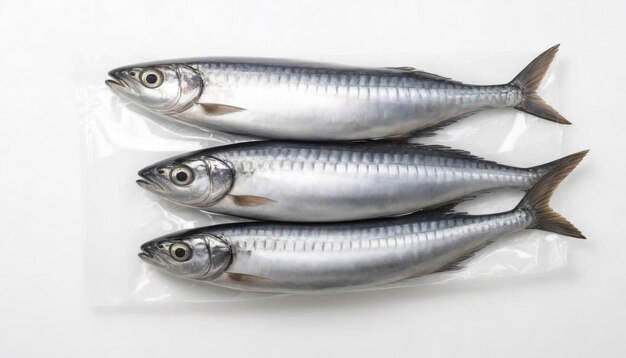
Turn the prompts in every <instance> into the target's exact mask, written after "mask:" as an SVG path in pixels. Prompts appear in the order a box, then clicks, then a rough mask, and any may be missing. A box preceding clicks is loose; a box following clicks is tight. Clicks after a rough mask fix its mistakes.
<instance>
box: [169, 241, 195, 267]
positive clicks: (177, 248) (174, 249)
mask: <svg viewBox="0 0 626 358" xmlns="http://www.w3.org/2000/svg"><path fill="white" fill-rule="evenodd" d="M170 255H171V256H172V258H173V259H174V260H176V261H178V262H184V261H187V260H189V259H190V258H191V248H190V247H189V245H187V244H185V243H182V242H178V243H175V244H174V245H172V246H171V247H170Z"/></svg>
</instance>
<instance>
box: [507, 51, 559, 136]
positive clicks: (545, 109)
mask: <svg viewBox="0 0 626 358" xmlns="http://www.w3.org/2000/svg"><path fill="white" fill-rule="evenodd" d="M558 50H559V45H555V46H552V47H550V48H549V49H548V50H546V51H545V52H543V53H542V54H541V55H539V56H537V58H535V59H534V60H533V61H532V62H531V63H529V64H528V66H526V68H524V69H523V70H522V72H520V73H519V74H518V75H517V76H516V77H515V78H514V79H513V81H511V84H512V85H513V86H516V87H519V88H520V89H521V90H522V103H520V104H519V105H517V106H516V107H515V108H516V109H518V110H520V111H523V112H526V113H530V114H532V115H535V116H537V117H539V118H543V119H547V120H549V121H552V122H556V123H561V124H571V123H570V122H569V121H568V120H567V119H565V117H563V116H562V115H560V114H559V112H557V111H556V110H555V109H554V108H552V107H551V106H550V105H549V104H547V103H546V102H545V101H544V100H543V99H542V98H541V97H539V95H538V94H537V88H538V87H539V84H540V83H541V80H542V79H543V76H544V75H545V74H546V71H547V70H548V67H550V64H551V63H552V60H553V59H554V55H556V52H557V51H558Z"/></svg>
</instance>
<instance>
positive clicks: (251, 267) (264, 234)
mask: <svg viewBox="0 0 626 358" xmlns="http://www.w3.org/2000/svg"><path fill="white" fill-rule="evenodd" d="M532 220H533V219H532V216H531V215H530V213H529V212H527V211H525V210H514V211H510V212H506V213H501V214H495V215H480V216H469V215H464V214H446V215H410V216H406V217H401V218H396V219H382V220H371V221H364V222H358V223H352V224H326V225H301V224H300V225H289V224H274V223H260V224H259V223H246V224H231V225H222V226H216V227H212V228H210V229H209V231H208V233H210V234H212V235H215V236H217V237H220V238H221V239H222V240H224V241H225V242H227V243H228V244H229V245H230V246H231V248H232V250H233V260H232V263H231V264H230V266H229V267H228V269H227V270H226V272H227V273H237V274H245V275H250V276H255V277H261V278H263V279H262V280H250V281H246V280H243V281H233V280H230V279H229V276H228V275H222V276H221V277H219V278H217V279H216V280H215V281H214V282H215V283H217V284H219V285H223V286H228V287H233V288H239V289H253V290H261V291H264V290H266V291H273V292H298V291H308V290H320V289H330V290H332V289H334V288H346V287H353V288H362V287H370V286H376V285H380V284H384V283H389V282H394V281H398V280H402V279H405V278H409V277H413V276H418V275H423V274H427V273H432V272H436V271H438V270H441V269H442V268H445V267H449V266H451V265H453V264H455V263H456V262H458V261H459V260H461V259H464V258H465V257H467V255H470V254H471V253H473V252H474V251H475V250H477V249H479V248H481V247H483V246H484V245H486V244H488V243H490V242H492V241H493V240H495V239H497V238H498V237H500V236H501V235H503V234H506V233H509V232H513V231H518V230H521V229H524V228H526V227H528V226H529V225H531V224H532ZM357 273H358V275H357Z"/></svg>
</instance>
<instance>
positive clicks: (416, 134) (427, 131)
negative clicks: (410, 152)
mask: <svg viewBox="0 0 626 358" xmlns="http://www.w3.org/2000/svg"><path fill="white" fill-rule="evenodd" d="M474 113H476V112H469V113H464V114H461V115H459V116H456V117H452V118H450V119H446V120H445V121H442V122H439V123H437V124H434V125H432V126H429V127H425V128H420V129H417V130H414V131H412V132H408V133H406V134H401V135H397V136H392V137H385V138H380V139H378V140H383V141H397V142H404V141H408V140H410V139H413V138H420V137H432V136H434V135H435V134H437V131H439V130H440V129H442V128H444V127H447V126H449V125H451V124H453V123H456V122H458V121H459V120H461V119H463V118H466V117H469V116H471V115H472V114H474Z"/></svg>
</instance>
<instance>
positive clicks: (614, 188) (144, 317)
mask: <svg viewBox="0 0 626 358" xmlns="http://www.w3.org/2000/svg"><path fill="white" fill-rule="evenodd" d="M180 3H182V2H180ZM178 4H179V2H174V1H168V2H165V1H142V2H134V3H132V4H131V2H129V1H106V2H102V3H99V4H97V3H92V4H90V3H87V2H79V1H75V2H70V1H57V2H54V3H53V2H33V1H13V2H11V3H8V2H6V1H3V2H1V3H0V40H1V41H0V70H1V72H0V119H1V123H2V127H1V129H0V153H1V154H0V155H1V157H0V158H2V161H1V164H2V168H3V173H2V174H1V179H0V210H1V212H0V214H1V219H0V240H1V243H2V248H0V306H1V311H0V356H2V357H16V356H32V357H39V356H63V357H72V356H85V357H131V356H148V355H149V356H154V357H171V356H181V357H182V356H191V355H194V356H213V357H217V356H221V357H227V356H228V357H231V356H240V355H241V356H254V357H281V356H306V357H319V356H320V355H341V356H345V355H355V356H356V355H358V356H361V357H367V356H372V357H373V356H381V355H386V356H409V355H414V356H416V355H418V354H420V355H427V356H433V355H436V356H459V355H462V356H481V357H502V356H506V357H529V356H569V357H589V356H591V355H594V356H602V357H621V356H624V355H625V354H626V342H625V340H626V334H625V333H626V329H625V328H624V327H625V323H626V308H625V304H626V278H625V275H624V272H626V270H625V269H624V265H625V261H626V260H624V258H625V257H626V254H625V252H626V238H624V233H623V230H622V227H623V225H622V224H621V223H622V220H623V214H624V213H625V210H624V205H625V203H624V201H625V200H624V199H626V195H624V191H623V190H624V189H623V188H624V180H625V179H626V178H625V175H624V173H625V170H624V161H623V155H622V153H623V151H624V149H626V145H625V143H626V142H625V141H624V139H623V136H624V133H625V131H624V130H625V129H626V124H625V122H624V118H623V117H624V115H623V103H624V99H625V98H624V95H625V94H626V93H625V91H624V84H625V83H626V72H625V71H624V64H625V63H626V48H625V45H624V44H625V43H626V36H625V35H626V26H625V25H624V21H623V16H624V10H625V8H624V6H623V5H621V4H619V2H618V1H615V2H608V1H606V2H598V1H593V2H592V1H589V2H583V1H579V2H574V1H552V2H547V1H523V2H515V3H508V4H507V3H505V2H502V1H480V2H478V1H477V2H469V1H447V2H445V3H444V2H443V1H433V2H418V1H413V2H408V1H385V2H380V3H376V2H374V1H363V0H362V1H351V2H342V3H339V2H337V1H332V2H330V1H329V2H325V1H320V0H317V1H306V2H296V1H275V2H269V1H265V2H261V1H259V2H246V3H244V2H236V1H230V2H228V1H221V2H210V1H201V2H195V3H192V2H189V3H187V4H184V5H183V4H180V5H178ZM554 43H561V44H562V47H561V51H560V52H559V55H558V56H559V60H560V63H559V66H560V70H559V79H558V81H559V83H560V85H559V86H560V94H559V96H560V100H559V102H560V103H559V110H560V111H561V113H564V114H565V115H566V116H567V117H568V118H569V119H570V120H571V121H572V122H574V125H573V126H570V127H567V128H565V129H564V151H565V152H574V151H577V150H580V149H584V148H591V149H592V151H591V154H590V155H589V157H588V158H587V159H586V160H585V162H584V163H583V164H582V165H581V167H580V168H579V169H577V170H576V173H575V175H572V177H571V178H569V179H568V180H567V181H566V182H564V183H563V184H562V185H561V186H560V188H559V190H558V192H557V193H556V196H555V198H554V200H553V206H554V207H555V208H556V209H557V210H558V211H559V212H561V213H562V214H564V215H565V216H566V217H567V218H568V219H570V220H571V221H572V222H573V223H575V224H576V225H577V226H578V227H579V228H580V229H581V230H582V231H583V232H584V233H585V234H586V235H587V237H588V238H589V240H586V241H576V240H572V241H571V242H570V255H569V256H570V260H569V266H568V267H567V268H565V269H561V270H557V271H552V272H548V273H544V274H536V275H527V276H521V277H508V278H500V279H495V278H494V279H486V280H475V281H467V282H460V283H459V282H456V283H454V284H449V285H442V286H429V287H416V288H409V289H402V290H391V291H377V292H367V293H358V294H357V293H352V294H337V295H328V296H306V297H294V296H291V297H278V298H272V299H268V300H263V301H250V302H234V303H219V304H216V303H211V304H167V305H164V304H155V305H148V306H146V305H142V306H125V307H112V308H92V307H90V306H89V305H88V304H87V303H86V302H85V299H84V290H83V279H85V277H83V274H82V249H81V243H82V237H81V235H82V232H81V222H82V221H81V218H82V217H83V213H81V199H80V185H81V183H80V180H79V179H80V170H79V158H80V154H79V153H78V151H79V147H80V146H79V143H80V131H79V130H78V125H77V121H78V120H77V118H76V115H75V103H74V99H75V85H74V78H73V76H74V73H75V71H74V68H73V64H74V63H75V59H76V56H80V57H85V56H115V57H118V58H127V62H128V63H132V62H139V61H143V60H146V59H159V58H176V57H189V56H198V55H241V56H246V55H248V56H250V55H254V56H275V57H298V58H316V57H321V56H322V57H323V56H326V55H328V54H333V55H342V54H354V53H357V54H368V53H371V54H376V56H378V57H380V54H385V53H396V54H397V53H401V52H402V51H407V52H416V51H418V52H426V53H445V52H455V53H458V52H463V51H467V52H473V51H482V52H485V51H493V52H494V53H497V52H503V51H523V52H528V53H538V52H540V51H542V50H543V49H545V48H547V47H549V46H550V45H552V44H554ZM393 65H400V64H397V63H396V62H394V63H393ZM402 65H416V66H417V67H419V64H413V63H411V64H402ZM458 66H463V68H465V69H467V68H471V69H472V70H473V71H476V73H486V74H487V75H488V76H490V77H489V78H494V79H495V78H496V77H497V78H502V76H505V77H504V78H502V80H508V79H509V78H508V77H512V75H513V74H514V73H511V74H500V73H498V74H490V75H489V74H488V73H489V70H490V66H489V64H488V63H459V64H458ZM427 70H428V69H427ZM454 71H458V69H451V73H454ZM439 72H442V71H439ZM442 74H444V75H445V74H446V73H442ZM491 76H493V77H491ZM102 77H103V80H104V78H105V74H104V73H103V74H102ZM461 80H462V79H461ZM94 205H97V203H94ZM110 224H111V225H115V222H111V223H110ZM115 249H116V248H115V247H110V250H115Z"/></svg>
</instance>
